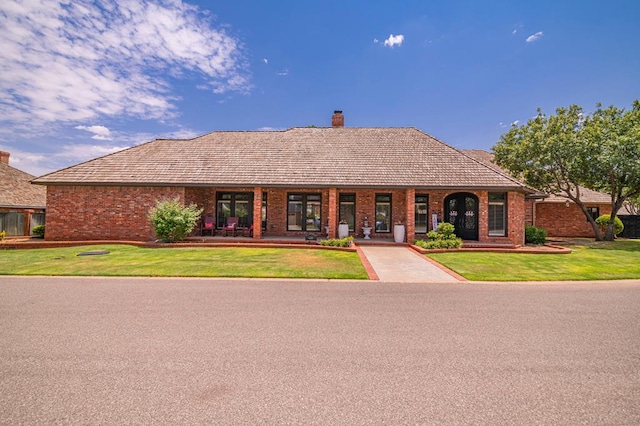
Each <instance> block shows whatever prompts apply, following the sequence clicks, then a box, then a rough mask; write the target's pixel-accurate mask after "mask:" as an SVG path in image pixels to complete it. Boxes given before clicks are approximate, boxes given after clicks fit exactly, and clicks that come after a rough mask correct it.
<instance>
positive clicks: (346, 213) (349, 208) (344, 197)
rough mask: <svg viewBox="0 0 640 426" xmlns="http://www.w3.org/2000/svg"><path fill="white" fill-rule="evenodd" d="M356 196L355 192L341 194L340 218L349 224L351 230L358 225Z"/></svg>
mask: <svg viewBox="0 0 640 426" xmlns="http://www.w3.org/2000/svg"><path fill="white" fill-rule="evenodd" d="M355 201H356V196H355V195H354V194H340V209H339V217H338V220H340V221H341V222H342V221H345V222H347V224H348V225H349V231H354V230H355V227H356V203H355Z"/></svg>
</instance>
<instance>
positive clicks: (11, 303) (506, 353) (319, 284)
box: [0, 277, 640, 425]
mask: <svg viewBox="0 0 640 426" xmlns="http://www.w3.org/2000/svg"><path fill="white" fill-rule="evenodd" d="M639 306H640V282H639V281H633V282H626V283H606V282H602V283H538V284H508V283H507V284H505V283H502V284H495V283H487V284H477V283H464V282H461V283H448V284H416V283H389V282H371V281H368V282H361V281H359V282H353V281H351V282H345V281H279V280H212V279H152V278H147V279H140V278H21V277H0V424H36V423H40V424H242V425H244V424H349V425H352V424H354V425H355V424H554V425H556V424H625V425H631V424H640V331H639V330H640V309H638V307H639Z"/></svg>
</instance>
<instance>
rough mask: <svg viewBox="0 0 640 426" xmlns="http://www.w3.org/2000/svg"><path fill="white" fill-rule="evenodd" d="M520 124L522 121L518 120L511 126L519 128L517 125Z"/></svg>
mask: <svg viewBox="0 0 640 426" xmlns="http://www.w3.org/2000/svg"><path fill="white" fill-rule="evenodd" d="M518 123H520V120H516V121H514V122H513V123H511V125H512V126H517V125H518Z"/></svg>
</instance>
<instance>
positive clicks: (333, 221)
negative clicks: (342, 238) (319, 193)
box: [327, 188, 338, 238]
mask: <svg viewBox="0 0 640 426" xmlns="http://www.w3.org/2000/svg"><path fill="white" fill-rule="evenodd" d="M327 216H328V217H327V220H328V223H329V237H328V238H336V237H337V236H338V235H337V230H338V190H337V189H336V188H329V211H328V213H327Z"/></svg>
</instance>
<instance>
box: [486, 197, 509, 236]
mask: <svg viewBox="0 0 640 426" xmlns="http://www.w3.org/2000/svg"><path fill="white" fill-rule="evenodd" d="M505 235H507V194H506V193H505V192H490V193H489V236H490V237H504V236H505Z"/></svg>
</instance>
